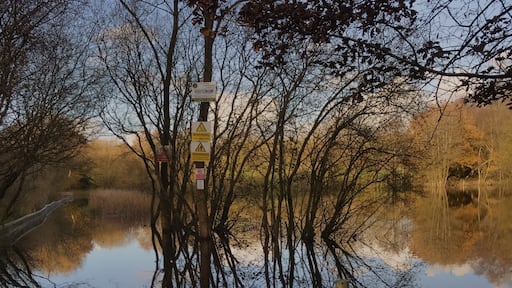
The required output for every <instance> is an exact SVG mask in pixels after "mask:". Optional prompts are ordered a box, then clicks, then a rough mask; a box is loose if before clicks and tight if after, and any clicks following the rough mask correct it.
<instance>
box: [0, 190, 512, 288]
mask: <svg viewBox="0 0 512 288" xmlns="http://www.w3.org/2000/svg"><path fill="white" fill-rule="evenodd" d="M450 197H451V196H449V197H447V198H446V199H447V200H449V199H450ZM457 197H459V198H460V199H463V201H459V202H452V203H457V204H456V205H450V204H449V203H448V205H447V203H446V202H445V203H442V202H438V200H439V198H437V197H419V198H418V199H416V200H415V201H414V205H412V204H408V205H404V207H402V208H400V207H395V208H393V209H386V212H385V213H383V214H381V215H379V217H378V218H379V220H380V221H379V222H376V224H375V225H374V226H373V227H372V229H369V230H367V231H366V232H365V233H364V234H362V235H359V237H358V239H356V240H354V241H351V242H349V243H348V244H344V245H340V242H339V241H329V240H328V239H327V240H325V239H324V240H320V241H317V242H314V243H305V242H303V241H300V240H297V242H296V244H295V245H294V247H295V249H294V251H293V253H294V254H293V255H294V259H295V263H294V269H295V271H294V275H295V276H294V277H295V280H294V283H295V285H296V287H332V284H333V283H334V281H335V280H337V279H338V278H345V279H349V280H350V282H351V287H462V286H463V287H510V286H512V271H511V267H512V226H511V225H510V221H509V220H510V219H512V209H510V207H512V197H509V196H508V197H507V196H506V195H505V196H503V197H498V196H497V195H494V194H493V193H491V192H489V193H488V197H487V198H485V202H484V203H480V205H479V203H475V200H474V197H473V198H471V199H473V200H471V201H467V197H465V196H464V195H463V196H461V195H457ZM410 206H413V209H406V208H407V207H410ZM440 215H441V216H443V217H441V216H440ZM146 221H147V219H126V218H119V217H94V215H92V214H91V213H90V211H88V209H87V206H86V205H83V203H82V204H79V203H71V204H69V205H66V206H63V207H61V208H60V209H59V210H57V211H56V212H55V213H54V214H53V215H52V216H51V217H50V218H49V219H48V220H47V222H46V223H45V225H44V226H42V227H40V228H38V229H36V230H35V231H33V233H31V234H29V235H28V236H26V237H25V238H23V239H22V240H21V241H20V242H19V243H17V244H16V245H15V247H12V248H10V249H2V250H1V251H0V252H1V255H0V283H1V286H0V287H159V286H160V285H161V284H160V281H161V279H162V277H163V274H162V273H163V271H162V270H160V269H159V268H157V265H156V264H157V263H155V254H154V252H153V247H152V243H151V234H150V233H151V231H150V229H149V228H148V227H146V226H144V224H145V223H146ZM244 225H249V224H247V223H246V224H244ZM250 225H252V224H251V223H250ZM240 230H241V231H242V230H245V232H243V233H244V234H240V235H239V236H240V237H237V239H236V240H237V241H233V240H235V239H234V238H232V237H230V238H227V239H225V240H226V241H221V239H219V242H218V243H216V244H217V253H216V255H217V257H218V261H220V263H221V264H222V265H224V266H226V267H227V266H232V268H231V269H229V268H226V270H225V271H223V272H222V273H220V272H219V271H213V273H214V275H213V277H225V279H224V280H223V281H224V283H227V285H228V287H268V283H266V282H265V279H264V277H263V276H262V275H263V274H264V260H263V256H262V255H263V251H262V248H261V243H260V241H259V234H258V232H257V231H254V230H251V231H246V229H240ZM239 233H241V232H239ZM227 240H229V241H230V243H229V245H228V243H227ZM228 254H229V255H231V256H233V257H234V258H235V259H236V261H235V262H229V259H231V258H229V257H227V255H228ZM289 255H290V251H286V250H285V249H283V250H282V251H281V257H282V261H283V262H284V263H286V262H287V261H288V260H289ZM195 260H196V259H194V258H192V261H195ZM176 265H178V266H184V265H189V264H187V263H185V262H183V261H181V262H180V260H179V259H178V260H177V262H176ZM192 265H195V264H192ZM233 267H234V269H233ZM284 269H285V270H286V267H285V268H284ZM226 271H231V272H226ZM285 272H286V271H285ZM284 274H285V275H286V273H284ZM152 283H154V285H152ZM183 283H185V284H186V282H183ZM189 284H190V283H189ZM276 287H279V284H276Z"/></svg>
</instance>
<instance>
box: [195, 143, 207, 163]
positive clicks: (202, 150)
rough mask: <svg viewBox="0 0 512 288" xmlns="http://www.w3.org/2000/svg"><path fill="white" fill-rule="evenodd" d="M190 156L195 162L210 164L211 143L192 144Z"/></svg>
mask: <svg viewBox="0 0 512 288" xmlns="http://www.w3.org/2000/svg"><path fill="white" fill-rule="evenodd" d="M190 156H191V158H192V161H193V162H210V142H199V141H192V142H190Z"/></svg>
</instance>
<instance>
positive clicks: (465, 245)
mask: <svg viewBox="0 0 512 288" xmlns="http://www.w3.org/2000/svg"><path fill="white" fill-rule="evenodd" d="M450 193H451V192H448V195H450ZM486 193H487V195H489V198H488V199H486V200H485V202H484V201H482V202H483V203H477V202H478V199H473V200H472V201H471V202H470V203H465V205H464V204H460V205H454V206H453V207H446V206H442V209H446V213H442V215H445V216H444V217H443V218H442V219H439V217H432V215H436V213H437V214H438V215H440V214H441V213H439V209H441V208H440V205H438V204H437V203H436V201H435V197H426V198H421V199H418V200H417V201H416V209H415V213H414V214H413V221H414V227H415V230H414V233H413V234H412V237H411V249H412V251H413V252H414V253H415V254H416V255H418V256H419V257H421V258H422V259H423V260H424V261H426V262H428V263H429V264H431V265H433V264H438V265H442V266H448V265H463V264H469V265H470V266H471V268H472V269H473V270H474V271H475V273H476V274H481V275H485V276H486V278H487V279H488V280H489V281H490V282H492V283H494V284H495V285H510V284H512V283H510V281H511V280H510V274H511V271H510V267H512V256H511V255H512V244H511V243H512V241H511V240H512V239H511V237H512V227H511V226H510V224H509V223H510V221H509V220H510V217H512V212H511V211H510V207H511V205H512V198H510V196H508V197H505V198H500V197H498V194H499V192H496V193H494V191H489V192H486ZM449 197H452V196H449ZM464 202H467V201H464ZM429 211H432V212H433V213H432V214H430V213H428V212H429ZM439 221H442V222H443V224H442V225H439ZM507 277H508V278H507Z"/></svg>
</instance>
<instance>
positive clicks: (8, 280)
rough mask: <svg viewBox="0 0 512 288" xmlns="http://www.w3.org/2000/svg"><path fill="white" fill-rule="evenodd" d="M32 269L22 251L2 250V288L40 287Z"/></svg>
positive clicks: (0, 275)
mask: <svg viewBox="0 0 512 288" xmlns="http://www.w3.org/2000/svg"><path fill="white" fill-rule="evenodd" d="M31 267H32V265H31V263H30V262H29V261H28V260H27V257H26V255H25V253H24V252H22V251H21V250H19V249H17V248H16V247H13V248H12V249H11V248H6V247H2V248H0V287H39V286H40V285H39V284H38V282H37V281H36V280H35V279H34V276H33V274H32V268H31Z"/></svg>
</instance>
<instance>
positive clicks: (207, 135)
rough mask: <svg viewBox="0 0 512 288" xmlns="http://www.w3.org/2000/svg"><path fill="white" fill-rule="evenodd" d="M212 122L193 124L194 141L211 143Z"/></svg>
mask: <svg viewBox="0 0 512 288" xmlns="http://www.w3.org/2000/svg"><path fill="white" fill-rule="evenodd" d="M212 127H213V124H212V122H204V121H203V122H192V141H201V142H211V141H212V130H213V129H212Z"/></svg>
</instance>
